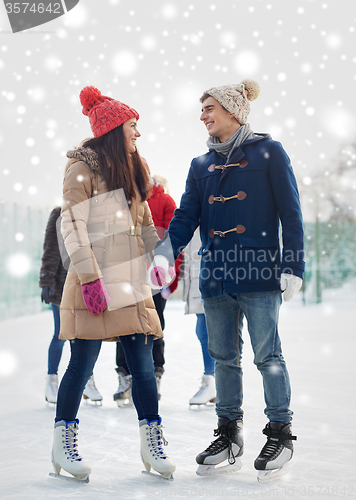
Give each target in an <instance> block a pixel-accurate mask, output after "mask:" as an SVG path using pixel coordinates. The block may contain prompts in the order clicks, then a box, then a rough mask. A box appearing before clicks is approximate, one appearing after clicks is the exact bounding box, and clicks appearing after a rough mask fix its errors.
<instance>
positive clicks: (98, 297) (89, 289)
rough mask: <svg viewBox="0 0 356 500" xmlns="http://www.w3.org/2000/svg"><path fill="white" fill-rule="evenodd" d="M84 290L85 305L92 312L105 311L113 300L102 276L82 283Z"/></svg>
mask: <svg viewBox="0 0 356 500" xmlns="http://www.w3.org/2000/svg"><path fill="white" fill-rule="evenodd" d="M82 292H83V299H84V303H85V306H86V308H87V309H88V311H89V312H90V313H92V314H100V313H102V312H104V311H105V309H106V306H107V303H108V302H110V300H111V299H110V297H109V294H108V291H107V290H106V287H105V283H104V280H103V279H102V278H100V279H98V280H95V281H91V282H90V283H85V285H82Z"/></svg>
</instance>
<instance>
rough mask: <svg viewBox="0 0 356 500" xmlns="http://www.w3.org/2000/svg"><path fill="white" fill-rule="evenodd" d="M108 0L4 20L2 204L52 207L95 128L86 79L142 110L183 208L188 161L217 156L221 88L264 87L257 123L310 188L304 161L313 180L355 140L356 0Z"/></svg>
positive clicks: (253, 118)
mask: <svg viewBox="0 0 356 500" xmlns="http://www.w3.org/2000/svg"><path fill="white" fill-rule="evenodd" d="M97 6H98V4H97V2H96V1H95V0H87V1H86V2H80V3H79V4H78V5H77V6H76V7H75V8H74V9H72V10H71V11H70V12H69V13H68V14H67V15H65V16H63V17H61V18H58V19H56V20H54V21H52V22H51V23H48V24H46V25H42V26H39V27H37V28H34V29H33V30H31V33H22V34H18V35H16V36H15V35H12V34H11V33H10V31H9V24H8V21H7V19H6V17H5V14H4V13H3V14H2V15H1V16H0V33H1V32H2V33H1V40H0V71H1V80H0V81H1V83H0V100H1V105H2V121H1V123H2V127H1V136H2V142H1V143H0V148H1V152H2V158H3V162H5V163H6V169H7V171H8V174H7V175H3V176H2V182H1V183H0V199H4V200H6V201H16V202H20V203H23V204H28V205H35V206H38V205H41V206H43V205H45V206H46V207H51V206H53V204H54V200H55V199H58V197H59V196H60V195H61V185H62V175H63V169H64V165H65V152H66V150H67V149H70V148H72V147H73V146H75V145H78V144H79V142H80V141H81V140H82V139H84V138H85V137H88V136H89V135H90V134H91V131H90V128H89V124H88V120H87V118H86V117H84V116H83V115H82V113H81V108H80V104H79V98H78V95H79V92H80V90H81V88H82V87H84V86H85V85H88V84H90V85H95V86H97V87H98V88H99V89H100V90H101V91H102V93H103V94H106V95H110V96H113V97H115V98H117V99H119V100H122V101H123V102H127V103H128V104H129V105H131V106H132V107H134V108H135V109H137V110H138V111H139V113H140V121H139V130H140V132H141V134H142V137H141V138H140V139H139V148H140V152H141V154H142V155H143V156H144V157H145V158H147V160H148V162H149V164H150V167H151V170H153V171H155V172H159V173H161V174H162V175H164V176H165V177H166V178H167V179H168V183H169V185H170V190H171V194H172V196H173V197H174V198H175V200H176V202H177V203H178V202H179V200H180V196H181V194H182V192H183V190H184V185H185V178H186V175H187V171H188V168H189V164H190V161H191V159H192V158H193V157H195V156H197V155H199V154H202V153H204V152H205V151H206V145H205V142H206V138H207V136H206V131H205V129H204V126H203V125H202V124H201V123H200V121H199V115H200V103H199V98H200V96H201V95H202V92H203V91H204V90H205V89H207V88H209V87H211V86H215V85H223V84H227V83H233V82H236V83H238V82H240V81H241V80H242V79H243V78H254V79H256V80H257V81H258V82H259V83H260V85H261V94H260V96H259V98H258V99H257V100H256V101H255V102H253V103H252V104H251V114H250V117H249V122H250V125H251V127H252V128H253V130H255V131H256V132H269V133H271V134H272V136H273V138H275V139H277V140H280V141H281V142H282V144H283V146H284V147H285V149H286V150H287V152H288V154H289V155H290V157H291V159H292V163H293V166H294V170H295V172H296V175H297V179H298V181H299V184H300V187H301V190H303V189H304V184H303V182H302V179H303V178H304V177H305V175H306V172H305V170H307V172H308V175H309V176H310V177H311V178H313V177H314V175H315V173H318V172H319V171H320V170H323V169H324V170H327V169H328V168H329V163H330V158H331V157H333V156H334V155H335V154H336V152H337V151H338V148H339V146H340V144H341V143H344V142H348V143H352V141H354V140H355V132H354V131H355V129H356V126H355V125H356V101H355V99H354V92H353V87H354V85H355V80H356V64H355V63H356V58H355V57H354V53H353V47H354V46H355V19H354V16H353V8H352V7H353V4H352V1H351V0H348V1H345V4H344V7H343V15H342V16H340V15H339V14H340V12H339V7H338V4H337V2H335V3H333V2H330V3H325V4H322V3H321V2H319V1H303V2H301V3H300V4H299V5H298V4H297V5H294V7H293V6H290V5H289V3H288V2H283V1H282V0H277V1H275V2H271V3H270V4H266V3H265V2H261V1H257V0H253V1H252V2H249V3H248V4H246V3H245V4H244V3H242V2H238V1H233V2H231V1H227V0H222V1H221V2H219V3H218V4H214V3H210V4H206V3H205V2H202V1H200V3H199V2H195V3H190V2H186V1H185V0H184V1H183V2H179V3H178V2H177V1H167V2H161V3H154V4H147V5H146V4H142V5H141V6H140V8H136V7H134V8H133V5H128V4H126V3H125V2H122V1H119V0H103V1H102V2H101V3H100V9H99V8H98V7H97ZM157 82H159V86H157ZM301 102H303V104H302V105H301V104H300V103H301ZM50 123H52V125H50ZM319 132H322V136H321V137H318V136H317V134H318V133H319ZM183 145H184V146H183ZM24 146H25V147H24ZM14 150H16V162H15V161H14ZM30 150H31V154H29V151H30ZM48 173H50V174H51V175H50V179H51V180H50V181H49V180H48V176H46V174H48ZM19 183H21V185H22V186H23V189H21V190H19V189H18V185H19ZM15 186H17V188H15ZM31 186H36V192H34V189H33V188H31ZM30 188H31V189H30ZM308 206H309V205H308ZM303 209H304V207H303ZM308 210H309V209H308V207H305V215H306V216H307V217H309V215H310V214H309V211H308Z"/></svg>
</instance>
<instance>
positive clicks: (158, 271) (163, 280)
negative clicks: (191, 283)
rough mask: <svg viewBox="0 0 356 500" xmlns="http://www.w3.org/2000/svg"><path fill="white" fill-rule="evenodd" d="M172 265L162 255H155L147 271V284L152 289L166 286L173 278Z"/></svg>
mask: <svg viewBox="0 0 356 500" xmlns="http://www.w3.org/2000/svg"><path fill="white" fill-rule="evenodd" d="M175 275H176V273H175V270H174V267H172V266H170V265H169V262H168V259H167V258H166V257H164V256H163V255H156V257H154V259H153V261H152V264H151V265H150V267H149V268H148V271H147V284H148V285H149V286H150V287H151V288H153V289H154V290H159V289H160V288H163V287H164V286H168V285H169V284H170V283H172V281H173V280H174V278H175Z"/></svg>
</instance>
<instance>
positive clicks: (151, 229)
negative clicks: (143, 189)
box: [142, 201, 160, 255]
mask: <svg viewBox="0 0 356 500" xmlns="http://www.w3.org/2000/svg"><path fill="white" fill-rule="evenodd" d="M143 205H144V214H143V220H142V239H143V242H144V244H145V249H146V253H147V254H149V255H152V254H153V251H154V249H155V246H156V244H157V242H158V241H160V238H159V236H158V234H157V230H156V228H155V226H154V224H153V219H152V214H151V210H150V207H149V205H148V203H147V201H144V202H143Z"/></svg>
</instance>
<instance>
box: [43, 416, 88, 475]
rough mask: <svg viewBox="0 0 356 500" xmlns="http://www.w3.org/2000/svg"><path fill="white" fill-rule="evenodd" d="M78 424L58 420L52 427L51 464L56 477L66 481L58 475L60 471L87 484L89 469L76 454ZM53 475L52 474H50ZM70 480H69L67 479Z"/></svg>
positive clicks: (77, 422) (76, 421)
mask: <svg viewBox="0 0 356 500" xmlns="http://www.w3.org/2000/svg"><path fill="white" fill-rule="evenodd" d="M78 424H79V420H78V419H77V420H75V421H74V422H66V421H65V420H60V421H59V422H57V423H56V424H55V426H54V438H53V448H52V464H53V468H54V471H55V473H56V476H58V477H63V478H64V479H67V478H68V477H67V476H62V475H61V474H60V471H61V469H63V470H65V471H66V472H69V474H72V476H74V478H75V479H77V480H79V481H83V482H89V474H90V473H91V468H90V467H89V465H88V464H87V463H86V462H85V461H84V460H83V459H82V457H81V456H80V455H79V452H78V448H77V447H78ZM50 475H53V474H50ZM69 479H70V478H69Z"/></svg>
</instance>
